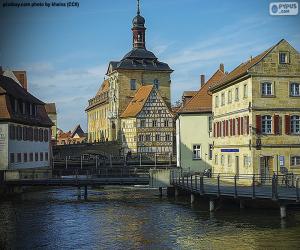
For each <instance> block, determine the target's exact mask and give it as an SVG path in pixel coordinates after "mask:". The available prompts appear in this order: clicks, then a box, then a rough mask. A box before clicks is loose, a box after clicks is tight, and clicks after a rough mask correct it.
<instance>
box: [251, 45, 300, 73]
mask: <svg viewBox="0 0 300 250" xmlns="http://www.w3.org/2000/svg"><path fill="white" fill-rule="evenodd" d="M279 52H287V53H288V57H289V63H287V64H280V63H279ZM249 73H250V74H264V75H265V74H277V75H291V76H295V75H299V74H300V54H299V52H298V51H297V50H296V49H294V48H293V47H292V46H291V45H290V44H289V43H288V42H287V41H285V40H282V41H281V42H279V43H278V44H277V45H276V46H275V47H273V48H272V50H271V51H270V52H269V53H268V54H267V55H266V56H265V57H264V58H263V59H262V60H261V61H260V62H258V63H257V64H256V65H254V66H253V67H251V69H249Z"/></svg>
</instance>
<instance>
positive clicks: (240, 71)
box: [211, 39, 284, 90]
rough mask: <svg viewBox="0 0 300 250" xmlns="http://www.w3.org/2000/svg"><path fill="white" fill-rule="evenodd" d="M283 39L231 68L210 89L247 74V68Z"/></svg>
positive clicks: (262, 57)
mask: <svg viewBox="0 0 300 250" xmlns="http://www.w3.org/2000/svg"><path fill="white" fill-rule="evenodd" d="M283 41H284V39H282V40H280V41H279V42H278V43H277V44H275V45H273V46H272V47H271V48H269V49H267V50H265V51H264V52H262V53H261V54H259V55H258V56H256V57H254V58H252V59H250V60H248V61H246V62H244V63H241V64H240V65H239V66H237V67H236V68H235V69H234V70H232V71H231V72H230V73H229V74H227V75H226V76H225V77H224V78H223V79H221V80H220V81H219V82H218V83H215V84H214V85H213V86H212V87H211V90H215V89H217V88H218V87H221V86H223V85H226V84H227V83H229V82H231V81H233V80H236V79H238V78H240V77H242V76H245V75H247V74H248V70H249V69H251V68H252V67H253V66H255V65H256V64H257V63H259V62H260V61H261V60H262V59H264V58H265V57H266V56H267V55H268V54H269V53H270V52H271V51H272V50H273V49H274V48H275V47H276V46H277V45H278V44H279V43H281V42H283Z"/></svg>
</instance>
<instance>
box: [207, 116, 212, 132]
mask: <svg viewBox="0 0 300 250" xmlns="http://www.w3.org/2000/svg"><path fill="white" fill-rule="evenodd" d="M208 131H209V132H211V131H212V117H211V116H209V117H208Z"/></svg>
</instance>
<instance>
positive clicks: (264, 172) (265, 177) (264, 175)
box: [260, 156, 273, 184]
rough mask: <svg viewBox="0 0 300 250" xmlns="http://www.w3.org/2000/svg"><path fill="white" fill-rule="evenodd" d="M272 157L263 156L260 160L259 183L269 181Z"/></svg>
mask: <svg viewBox="0 0 300 250" xmlns="http://www.w3.org/2000/svg"><path fill="white" fill-rule="evenodd" d="M272 166H273V157H272V156H263V157H261V158H260V175H261V183H262V184H264V183H267V182H268V181H270V180H271V176H272Z"/></svg>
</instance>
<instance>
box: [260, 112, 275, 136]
mask: <svg viewBox="0 0 300 250" xmlns="http://www.w3.org/2000/svg"><path fill="white" fill-rule="evenodd" d="M272 131H273V117H272V116H271V115H263V116H262V117H261V132H262V134H266V135H269V134H272Z"/></svg>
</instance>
